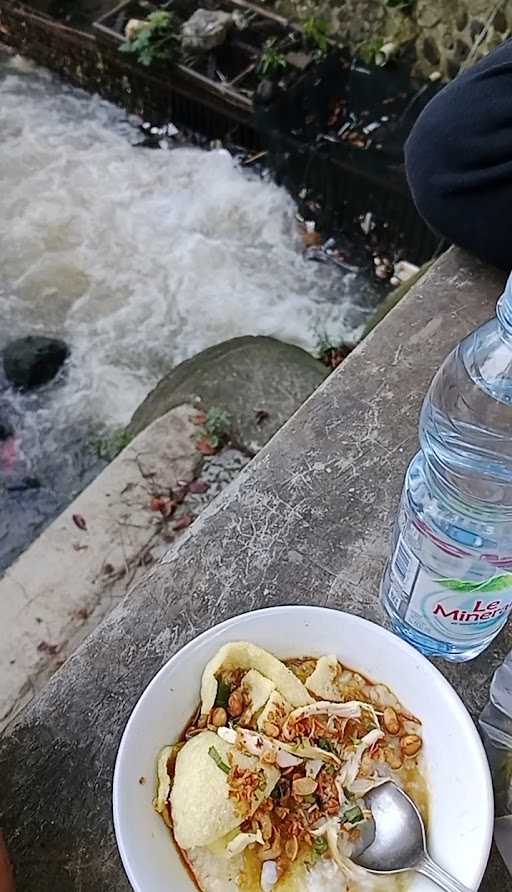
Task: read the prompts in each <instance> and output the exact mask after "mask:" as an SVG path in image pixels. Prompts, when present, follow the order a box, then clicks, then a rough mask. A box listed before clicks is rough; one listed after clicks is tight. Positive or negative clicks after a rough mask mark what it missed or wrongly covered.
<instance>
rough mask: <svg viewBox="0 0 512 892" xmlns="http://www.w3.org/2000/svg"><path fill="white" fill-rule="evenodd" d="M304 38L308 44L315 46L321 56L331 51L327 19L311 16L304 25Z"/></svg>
mask: <svg viewBox="0 0 512 892" xmlns="http://www.w3.org/2000/svg"><path fill="white" fill-rule="evenodd" d="M302 30H303V31H304V37H305V38H306V41H307V43H309V44H310V45H312V46H314V47H315V48H316V49H317V50H318V51H319V52H320V53H321V55H325V53H326V52H327V50H328V49H329V25H328V23H327V21H326V20H325V19H322V18H320V17H319V16H314V15H312V16H310V17H309V18H308V19H306V21H305V22H303V24H302Z"/></svg>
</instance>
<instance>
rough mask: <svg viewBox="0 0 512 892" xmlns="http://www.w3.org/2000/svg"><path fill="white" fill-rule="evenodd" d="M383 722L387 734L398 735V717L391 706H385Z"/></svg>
mask: <svg viewBox="0 0 512 892" xmlns="http://www.w3.org/2000/svg"><path fill="white" fill-rule="evenodd" d="M383 721H384V727H385V729H386V731H387V732H388V734H393V735H396V734H398V732H399V731H400V722H399V721H398V716H397V714H396V712H395V710H394V709H393V707H392V706H386V708H385V710H384V718H383Z"/></svg>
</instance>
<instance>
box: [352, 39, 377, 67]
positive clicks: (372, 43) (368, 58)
mask: <svg viewBox="0 0 512 892" xmlns="http://www.w3.org/2000/svg"><path fill="white" fill-rule="evenodd" d="M383 42H384V41H383V40H382V39H381V38H378V37H377V38H376V37H371V38H370V39H369V40H365V42H364V43H361V44H360V45H359V47H358V49H357V55H358V56H359V58H360V59H361V61H362V62H365V63H366V65H373V64H374V62H375V57H376V55H377V53H378V52H379V50H380V49H381V48H382V44H383Z"/></svg>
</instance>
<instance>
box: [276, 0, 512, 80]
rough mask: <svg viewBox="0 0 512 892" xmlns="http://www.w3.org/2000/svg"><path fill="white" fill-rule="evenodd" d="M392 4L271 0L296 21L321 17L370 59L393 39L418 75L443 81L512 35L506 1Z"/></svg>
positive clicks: (511, 10) (380, 0) (510, 6)
mask: <svg viewBox="0 0 512 892" xmlns="http://www.w3.org/2000/svg"><path fill="white" fill-rule="evenodd" d="M392 4H393V0H276V8H277V9H279V10H280V11H282V12H284V13H285V14H286V15H293V16H297V17H298V18H300V19H304V18H307V17H308V16H310V15H322V16H325V18H327V19H328V21H329V22H330V23H331V26H332V29H333V32H334V33H336V34H337V35H338V37H339V38H340V39H341V41H342V42H343V43H347V44H348V45H349V46H350V47H351V49H353V50H359V51H362V53H363V55H371V54H372V52H373V51H374V50H375V48H378V46H379V45H382V43H384V42H386V41H388V40H393V41H397V42H398V43H399V44H400V45H404V46H406V45H410V46H412V47H413V49H414V53H415V56H416V59H417V68H418V71H419V72H421V73H422V74H425V75H429V74H431V73H432V72H433V71H440V72H441V73H442V75H443V77H445V78H453V77H455V76H456V74H458V72H459V70H460V68H461V65H463V64H464V63H466V62H467V61H471V60H472V59H475V58H479V57H480V56H482V55H483V54H484V53H486V52H488V51H489V50H491V49H493V48H494V47H495V46H497V45H498V44H499V43H501V42H502V40H504V39H505V38H506V37H508V36H509V34H510V33H512V3H510V2H508V0H498V2H497V0H413V2H412V3H411V6H410V7H409V10H408V11H407V10H405V9H399V8H396V7H393V5H392Z"/></svg>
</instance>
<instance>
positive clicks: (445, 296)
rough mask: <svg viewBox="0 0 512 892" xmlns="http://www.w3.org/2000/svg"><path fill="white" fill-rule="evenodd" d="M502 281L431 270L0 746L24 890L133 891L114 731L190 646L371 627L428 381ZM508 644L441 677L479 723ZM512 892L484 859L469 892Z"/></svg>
mask: <svg viewBox="0 0 512 892" xmlns="http://www.w3.org/2000/svg"><path fill="white" fill-rule="evenodd" d="M499 286H500V278H499V277H498V275H497V274H494V273H492V272H491V271H489V270H488V269H486V268H484V267H483V266H481V265H479V264H478V263H476V262H475V261H473V260H470V259H468V258H467V257H465V256H461V255H459V254H458V253H456V252H452V253H450V254H449V255H448V256H446V257H445V258H443V259H442V260H441V261H440V262H439V263H438V264H437V265H436V266H435V267H434V268H433V269H432V270H431V271H430V272H429V273H428V274H427V275H426V276H425V277H424V278H423V279H422V280H421V281H420V282H419V284H418V285H417V286H416V288H415V289H413V290H412V291H411V292H410V294H409V295H408V297H407V298H406V299H405V300H404V301H403V302H402V303H400V304H399V306H397V307H396V309H395V310H393V311H392V313H390V314H389V316H388V317H387V318H386V319H385V320H384V321H383V323H382V324H381V325H380V326H379V327H378V329H377V330H376V331H375V332H374V333H373V334H372V335H370V337H369V338H367V339H366V341H364V342H363V343H362V344H361V346H360V347H359V348H358V349H357V350H356V351H354V353H352V354H351V356H350V357H349V358H348V359H347V360H346V362H344V363H343V365H342V366H341V367H340V369H339V371H338V372H336V373H335V374H334V375H333V376H332V377H330V378H329V379H328V380H327V381H326V382H325V384H324V385H323V386H322V387H321V388H320V389H319V390H318V391H316V393H315V394H314V395H313V397H312V398H311V399H310V400H309V401H308V402H307V403H306V404H305V405H304V406H303V407H302V408H301V409H300V410H299V412H298V413H297V414H296V415H295V416H294V417H293V418H292V419H291V420H290V421H289V422H288V424H287V425H286V426H285V427H284V428H283V429H282V431H281V432H280V433H279V434H278V435H277V437H275V438H274V440H272V442H271V443H270V444H269V445H268V446H267V447H266V448H264V449H263V450H262V452H261V453H260V454H259V456H258V457H257V458H256V459H255V460H254V461H253V462H252V463H251V464H250V465H249V466H248V467H247V468H246V469H245V470H244V471H243V472H242V474H241V475H240V476H239V477H238V479H237V481H236V482H235V483H234V484H232V486H231V487H230V488H229V489H227V490H226V491H225V492H224V493H223V494H222V495H221V496H220V497H219V498H218V499H217V500H216V501H215V502H213V503H212V504H211V505H210V507H209V508H207V509H206V511H204V512H203V514H202V515H201V517H200V518H199V519H198V520H197V521H196V522H195V523H194V524H193V526H192V527H190V528H189V530H188V531H187V532H186V533H185V535H184V536H183V537H182V538H181V540H180V541H179V542H178V544H177V545H176V546H175V547H174V548H173V549H172V550H171V551H170V552H169V553H168V555H167V556H166V559H165V562H164V563H162V564H161V565H159V566H157V567H155V568H154V569H153V570H152V571H151V572H150V573H149V575H148V577H147V579H146V581H145V582H144V583H142V584H140V585H138V586H137V587H136V588H135V589H134V590H133V591H132V592H131V593H130V596H129V598H127V599H126V600H125V601H124V602H123V603H122V604H121V605H120V606H119V607H118V608H117V609H116V611H115V612H114V613H113V614H111V615H110V617H109V618H108V620H106V621H105V622H104V623H103V625H102V626H101V627H100V628H99V629H98V630H97V631H96V632H95V633H94V634H93V635H91V636H90V638H89V639H88V640H87V641H86V642H85V644H84V645H83V646H82V648H81V649H80V650H79V651H77V652H76V653H75V654H74V655H73V657H71V659H70V660H69V661H68V662H67V663H66V665H65V666H64V667H63V668H62V669H61V670H60V671H59V672H58V673H57V674H56V675H55V676H54V678H53V679H52V681H51V682H50V684H49V685H48V687H47V688H46V690H45V691H44V692H43V694H42V695H40V696H39V697H38V698H37V700H36V701H34V702H33V703H32V704H31V705H30V706H29V707H28V709H27V710H25V711H24V713H23V715H22V716H21V717H20V718H19V719H18V720H17V721H16V722H15V723H14V724H13V725H12V726H11V727H9V729H8V730H7V731H6V732H5V734H4V738H3V740H2V742H1V745H0V784H1V790H2V797H1V806H0V807H1V810H2V815H1V818H0V826H3V827H4V829H5V831H6V834H7V839H8V843H9V845H10V848H11V851H12V853H13V856H14V860H15V863H16V867H17V872H18V881H19V889H20V892H98V890H107V889H108V890H116V892H118V890H119V892H120V890H128V888H129V887H128V883H127V881H126V879H125V878H124V876H123V872H122V869H121V866H120V862H119V859H118V856H117V852H116V846H115V841H114V836H113V832H112V825H111V781H112V768H113V764H114V760H115V755H116V749H117V745H118V742H119V738H120V735H121V733H122V730H123V727H124V724H125V722H126V720H127V718H128V715H129V713H130V711H131V709H132V708H133V706H134V704H135V702H136V700H137V699H138V697H139V696H140V694H141V692H142V690H143V688H144V686H145V685H146V684H147V683H148V681H149V680H150V679H151V677H152V676H153V675H154V673H155V672H156V671H157V670H158V669H159V668H160V666H161V665H162V664H163V663H164V662H165V661H166V660H167V659H168V658H169V657H170V656H171V655H172V654H173V653H174V652H175V651H176V650H177V649H178V648H179V647H181V645H183V644H184V643H185V642H186V641H188V640H190V639H191V638H192V637H194V636H195V635H196V634H197V633H198V632H200V631H202V630H203V629H206V628H208V627H209V626H211V625H213V624H214V623H217V622H220V621H221V620H224V619H226V618H227V617H229V616H232V615H234V614H237V613H240V612H242V611H244V610H248V609H253V608H256V607H263V606H270V605H277V604H285V603H305V604H325V605H329V606H331V607H338V608H343V609H344V610H349V611H352V612H355V613H358V614H361V615H363V616H366V617H368V618H369V619H373V620H377V621H378V622H383V614H382V611H381V609H380V606H379V603H378V599H377V589H378V582H379V578H380V575H381V572H382V567H383V562H384V559H385V557H386V555H387V551H388V547H389V535H390V529H391V524H392V522H393V518H394V516H395V513H396V504H397V498H398V494H399V490H400V487H401V482H402V476H403V473H404V470H405V466H406V463H407V461H408V459H409V457H410V455H411V453H412V452H413V451H414V450H415V448H416V443H417V441H416V426H417V416H418V409H419V406H420V402H421V399H422V397H423V394H424V392H425V389H426V387H427V385H428V383H429V381H430V379H431V377H432V374H433V372H434V370H435V369H436V367H437V366H438V365H439V364H440V362H441V360H442V359H443V357H444V356H445V354H446V353H447V351H448V350H449V349H450V348H451V346H452V345H453V344H454V343H455V342H456V341H458V340H459V339H460V338H461V337H462V336H463V335H464V334H465V333H466V332H467V331H468V330H469V329H470V328H471V327H473V326H474V325H476V324H478V322H480V321H482V320H484V319H485V318H488V317H489V316H491V315H492V312H493V306H494V300H495V298H496V296H497V293H498V289H499ZM511 646H512V630H511V629H510V628H509V629H508V630H507V631H505V633H504V634H503V635H502V636H501V637H500V639H499V640H498V642H497V643H496V644H495V645H493V646H492V648H491V649H490V650H489V651H488V652H487V653H486V654H484V655H483V656H482V657H480V658H479V659H478V660H476V661H475V662H473V663H471V664H470V665H465V666H447V665H446V664H442V665H441V669H442V671H443V672H445V673H446V675H447V676H448V677H449V678H450V679H451V681H452V682H453V683H454V685H455V687H456V688H457V690H458V691H459V692H460V693H461V695H462V696H463V698H464V700H465V701H466V703H467V705H468V708H469V709H470V711H471V712H472V714H473V715H474V716H476V714H477V713H478V711H479V710H480V708H481V707H482V706H483V703H484V701H485V699H486V696H487V691H488V683H489V680H490V677H491V674H492V672H493V671H494V669H495V668H496V666H497V664H498V662H499V661H500V660H501V659H502V658H503V657H504V654H505V652H506V651H507V650H508V649H509V648H510V647H511ZM498 890H499V892H512V880H511V879H510V877H508V875H507V874H506V872H505V868H504V867H503V865H502V864H501V862H500V861H499V860H498V859H497V858H496V857H493V860H492V864H491V866H490V868H489V871H488V874H487V877H486V879H485V880H484V882H483V884H482V887H481V892H498Z"/></svg>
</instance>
